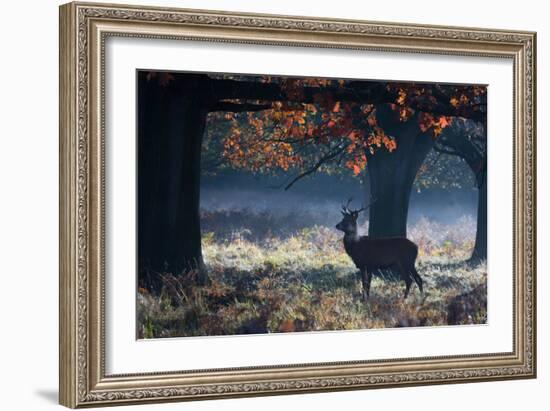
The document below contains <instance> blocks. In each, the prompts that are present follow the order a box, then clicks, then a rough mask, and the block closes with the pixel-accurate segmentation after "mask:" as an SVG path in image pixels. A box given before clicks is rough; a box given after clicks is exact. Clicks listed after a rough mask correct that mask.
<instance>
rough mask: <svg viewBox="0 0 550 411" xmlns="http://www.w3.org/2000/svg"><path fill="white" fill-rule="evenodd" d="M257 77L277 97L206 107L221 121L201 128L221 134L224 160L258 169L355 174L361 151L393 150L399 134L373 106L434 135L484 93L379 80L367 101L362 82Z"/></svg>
mask: <svg viewBox="0 0 550 411" xmlns="http://www.w3.org/2000/svg"><path fill="white" fill-rule="evenodd" d="M257 81H259V82H275V83H278V84H279V85H280V87H281V90H283V97H282V98H281V99H280V100H277V101H271V102H269V103H270V104H271V106H270V107H269V108H268V109H262V110H258V111H247V112H229V111H225V112H221V111H220V112H213V113H211V114H210V122H209V124H211V125H213V124H216V123H218V124H219V123H220V121H221V122H225V123H226V126H225V127H223V130H222V129H221V128H220V127H219V126H218V127H217V128H216V127H209V128H208V130H209V133H210V134H211V135H210V139H212V138H215V137H217V138H220V137H221V143H222V159H223V161H224V162H225V163H226V164H228V165H229V166H231V167H233V168H238V169H246V170H250V171H253V172H260V173H270V172H276V171H277V170H283V171H289V170H293V171H295V172H297V173H306V174H307V173H310V172H314V171H317V170H320V169H324V170H325V171H329V170H330V169H331V168H332V170H338V171H340V170H342V169H345V170H348V171H349V172H351V173H352V174H353V175H356V176H357V175H359V174H360V173H361V172H362V171H363V170H364V168H365V167H366V164H367V155H366V154H367V153H370V154H371V155H375V154H376V153H377V152H378V151H379V150H385V151H387V152H390V153H391V152H393V151H395V150H397V149H398V145H399V142H398V140H399V136H393V135H389V134H388V133H386V132H385V130H384V129H383V128H382V127H381V126H380V125H379V124H378V121H377V115H376V112H377V110H376V107H377V105H379V104H389V106H390V107H391V109H392V112H393V113H394V114H395V121H401V122H405V121H411V120H414V121H416V122H417V123H418V128H419V131H421V132H430V133H431V134H432V136H433V138H434V139H436V138H437V137H438V136H439V135H440V134H441V133H442V131H443V129H444V128H445V127H447V126H449V125H450V124H451V122H452V121H453V118H455V117H462V116H468V115H469V114H471V113H477V112H479V111H480V110H484V101H485V95H486V88H485V87H482V86H444V85H439V84H416V83H402V84H401V83H385V84H384V83H382V86H383V88H382V89H381V91H380V90H379V91H378V95H380V92H382V94H383V95H384V97H385V100H384V101H383V102H381V101H380V98H379V97H376V96H374V97H373V98H372V99H371V100H373V102H369V101H368V100H369V99H368V98H354V94H353V93H354V92H356V94H357V95H358V96H362V95H364V94H365V92H364V90H365V87H367V86H366V85H365V84H363V82H357V81H347V80H346V81H344V80H332V79H318V78H311V79H308V78H306V79H304V78H300V79H295V78H276V77H260V78H257ZM366 84H372V82H368V83H366ZM377 86H378V87H380V84H377ZM350 96H351V97H350ZM231 102H233V103H245V101H243V100H232V101H231ZM246 103H250V101H246ZM253 103H258V104H261V103H265V102H264V101H260V100H256V101H253ZM212 134H215V136H213V135H212ZM207 141H208V139H207ZM342 166H343V167H342Z"/></svg>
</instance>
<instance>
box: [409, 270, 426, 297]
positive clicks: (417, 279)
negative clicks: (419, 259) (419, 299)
mask: <svg viewBox="0 0 550 411" xmlns="http://www.w3.org/2000/svg"><path fill="white" fill-rule="evenodd" d="M411 273H412V276H413V278H414V281H415V282H416V285H418V289H419V290H420V294H424V289H423V288H422V278H421V277H420V275H419V274H418V271H416V268H414V265H413V266H412V267H411Z"/></svg>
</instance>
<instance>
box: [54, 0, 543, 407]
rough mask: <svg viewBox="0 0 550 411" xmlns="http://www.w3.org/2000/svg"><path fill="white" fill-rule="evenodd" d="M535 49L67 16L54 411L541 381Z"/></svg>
mask: <svg viewBox="0 0 550 411" xmlns="http://www.w3.org/2000/svg"><path fill="white" fill-rule="evenodd" d="M535 39H536V36H535V33H532V32H518V31H507V30H498V31H497V30H486V29H479V28H476V29H473V28H459V27H442V26H422V25H409V24H394V23H379V22H365V21H344V20H327V19H316V18H311V17H308V18H302V17H288V16H274V15H256V14H235V13H228V12H214V11H198V10H185V9H167V8H154V7H134V6H115V5H106V4H91V3H70V4H66V5H63V6H61V8H60V185H61V189H60V402H61V404H63V405H65V406H68V407H72V408H75V407H83V406H104V405H116V404H128V403H142V402H161V401H173V400H182V401H183V400H198V399H205V398H206V399H214V398H225V397H240V396H251V395H266V394H291V393H306V392H317V391H327V390H349V389H370V388H381V387H398V386H410V385H419V384H443V383H463V382H475V381H488V380H502V379H516V378H518V379H519V378H534V377H535V376H536V329H535V324H536V317H535V314H536V301H535V295H536V290H535V284H536V281H535V280H536V278H535V251H536V248H535V219H536V217H535V153H536V150H535V134H536V124H535V100H536V99H535V86H536V79H535V67H536V57H535V56H536V42H535Z"/></svg>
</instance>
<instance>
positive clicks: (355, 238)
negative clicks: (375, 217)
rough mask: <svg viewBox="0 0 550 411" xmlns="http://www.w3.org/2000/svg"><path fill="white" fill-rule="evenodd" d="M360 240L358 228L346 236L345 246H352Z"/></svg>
mask: <svg viewBox="0 0 550 411" xmlns="http://www.w3.org/2000/svg"><path fill="white" fill-rule="evenodd" d="M358 240H359V236H358V235H357V228H356V229H355V230H353V231H349V232H347V233H345V234H344V244H352V243H355V242H357V241H358Z"/></svg>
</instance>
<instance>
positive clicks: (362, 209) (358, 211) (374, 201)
mask: <svg viewBox="0 0 550 411" xmlns="http://www.w3.org/2000/svg"><path fill="white" fill-rule="evenodd" d="M374 203H376V198H375V199H374V200H372V201H371V202H370V204H369V205H368V206H361V208H360V209H359V210H355V213H357V214H359V213H360V212H361V211H365V210H367V209H369V208H370V206H371V205H373V204H374Z"/></svg>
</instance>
